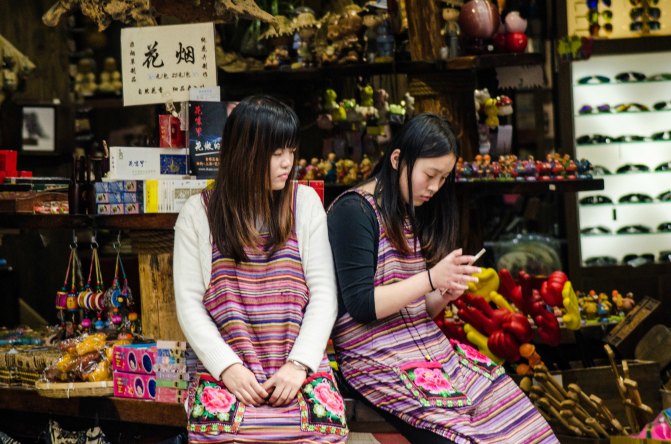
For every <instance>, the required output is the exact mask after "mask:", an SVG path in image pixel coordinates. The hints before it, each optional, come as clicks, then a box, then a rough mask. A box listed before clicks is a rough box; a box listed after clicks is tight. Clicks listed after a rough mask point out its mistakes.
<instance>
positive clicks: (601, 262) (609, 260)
mask: <svg viewBox="0 0 671 444" xmlns="http://www.w3.org/2000/svg"><path fill="white" fill-rule="evenodd" d="M616 264H617V259H615V258H614V257H613V256H594V257H589V258H587V259H585V265H587V266H590V267H603V266H605V265H616Z"/></svg>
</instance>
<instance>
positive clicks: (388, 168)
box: [373, 113, 459, 264]
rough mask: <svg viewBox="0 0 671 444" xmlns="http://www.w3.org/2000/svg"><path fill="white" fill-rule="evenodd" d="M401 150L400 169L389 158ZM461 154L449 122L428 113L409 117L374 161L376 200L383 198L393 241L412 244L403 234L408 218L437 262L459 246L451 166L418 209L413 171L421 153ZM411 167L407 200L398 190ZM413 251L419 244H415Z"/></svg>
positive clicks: (398, 246)
mask: <svg viewBox="0 0 671 444" xmlns="http://www.w3.org/2000/svg"><path fill="white" fill-rule="evenodd" d="M396 149H399V150H400V155H399V158H398V168H393V166H392V163H391V156H392V153H393V152H394V151H395V150H396ZM447 154H453V155H454V156H455V157H458V156H459V151H458V145H457V138H456V136H455V135H454V131H453V130H452V127H451V125H450V124H449V123H448V122H447V121H446V120H445V119H443V118H442V117H440V116H438V115H436V114H431V113H424V114H419V115H417V116H415V117H413V118H412V119H410V121H408V122H407V123H406V124H405V125H404V126H403V127H402V128H401V130H400V131H399V132H398V133H397V134H396V135H395V136H394V138H393V140H392V142H391V144H390V145H389V148H387V151H386V152H385V155H384V157H383V158H382V160H381V161H380V162H379V163H378V164H377V165H376V167H375V170H374V171H373V177H375V178H376V179H377V183H376V185H375V192H374V196H375V200H376V201H377V202H378V203H379V207H380V213H381V214H382V221H383V223H384V227H385V230H386V233H387V236H388V237H389V241H390V242H391V244H392V245H393V246H394V248H396V249H397V250H398V251H401V252H403V253H404V254H409V253H410V252H411V246H410V245H408V242H407V240H406V238H405V236H404V234H403V224H404V221H405V220H409V221H410V224H411V225H412V230H413V232H414V234H415V235H416V237H417V238H418V239H419V241H420V244H421V248H422V254H423V256H424V257H425V258H426V260H427V262H428V263H430V264H434V263H436V262H438V261H439V260H440V259H442V258H443V257H445V256H446V255H447V254H448V253H449V252H450V251H452V250H453V249H454V248H455V247H456V245H457V234H458V231H457V230H458V224H459V222H458V221H459V219H458V215H457V205H456V202H455V200H456V197H455V194H454V171H452V172H451V173H450V175H449V177H448V178H447V180H446V181H445V183H444V184H443V186H442V187H440V189H439V190H438V191H437V192H436V194H435V195H434V196H433V197H432V198H431V199H430V200H429V201H428V202H426V203H425V204H423V205H421V206H419V207H417V208H415V206H414V205H413V201H412V170H413V168H414V166H415V162H416V161H417V159H420V158H432V157H441V156H445V155H447ZM404 167H405V168H407V176H406V177H407V180H408V184H407V185H408V202H404V201H403V197H402V196H401V189H400V180H401V174H400V173H401V170H402V169H403V168H404ZM413 248H414V249H415V250H416V249H417V246H414V247H413Z"/></svg>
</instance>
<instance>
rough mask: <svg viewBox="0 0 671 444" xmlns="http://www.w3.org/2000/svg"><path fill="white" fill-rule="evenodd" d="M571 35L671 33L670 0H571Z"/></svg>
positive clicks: (603, 36) (610, 36) (616, 36)
mask: <svg viewBox="0 0 671 444" xmlns="http://www.w3.org/2000/svg"><path fill="white" fill-rule="evenodd" d="M566 6H567V8H566V9H567V13H568V35H578V36H580V37H592V38H599V39H622V38H631V37H639V36H658V35H670V34H671V3H669V1H668V0H568V1H567V5H566Z"/></svg>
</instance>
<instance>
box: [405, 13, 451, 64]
mask: <svg viewBox="0 0 671 444" xmlns="http://www.w3.org/2000/svg"><path fill="white" fill-rule="evenodd" d="M406 7H407V11H408V37H409V43H410V57H411V58H412V60H413V61H423V62H433V61H436V60H439V59H440V48H441V47H442V46H445V44H444V43H443V42H444V40H443V37H442V36H441V35H440V29H441V28H442V26H443V24H442V16H441V10H440V5H439V2H437V1H436V0H425V1H417V0H408V1H407V2H406Z"/></svg>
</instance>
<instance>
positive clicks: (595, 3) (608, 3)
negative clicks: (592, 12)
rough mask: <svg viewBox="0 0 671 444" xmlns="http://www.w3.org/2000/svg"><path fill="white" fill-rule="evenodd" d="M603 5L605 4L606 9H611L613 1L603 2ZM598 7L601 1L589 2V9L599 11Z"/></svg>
mask: <svg viewBox="0 0 671 444" xmlns="http://www.w3.org/2000/svg"><path fill="white" fill-rule="evenodd" d="M601 3H603V5H604V6H605V7H606V8H610V6H611V4H612V0H601ZM598 7H599V0H587V8H588V9H597V8H598Z"/></svg>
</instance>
